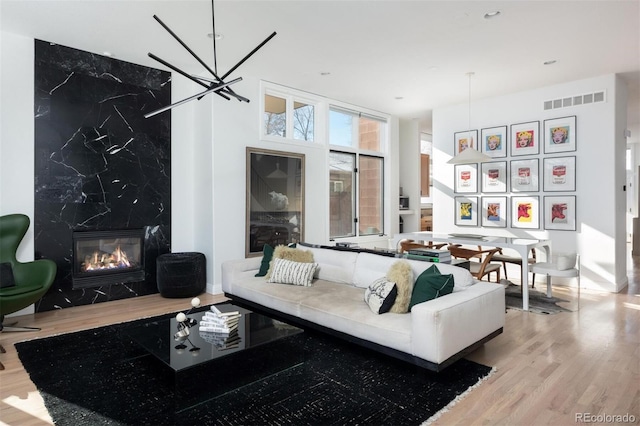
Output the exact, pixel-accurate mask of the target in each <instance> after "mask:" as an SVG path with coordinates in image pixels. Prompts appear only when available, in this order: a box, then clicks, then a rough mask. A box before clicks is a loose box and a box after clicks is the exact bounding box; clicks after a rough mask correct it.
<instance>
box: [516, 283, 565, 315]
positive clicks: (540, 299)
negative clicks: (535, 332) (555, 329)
mask: <svg viewBox="0 0 640 426" xmlns="http://www.w3.org/2000/svg"><path fill="white" fill-rule="evenodd" d="M545 288H546V287H545ZM504 291H505V297H506V299H505V301H506V305H507V308H509V309H518V310H522V289H521V288H520V286H519V285H515V284H513V283H511V284H509V285H508V286H507V287H505V290H504ZM566 302H569V301H568V300H565V299H560V298H559V297H547V294H546V293H543V292H540V291H538V290H536V289H532V288H530V289H529V312H534V313H537V314H545V315H552V314H558V313H560V312H573V311H572V310H571V309H567V308H565V307H563V306H560V305H558V303H566Z"/></svg>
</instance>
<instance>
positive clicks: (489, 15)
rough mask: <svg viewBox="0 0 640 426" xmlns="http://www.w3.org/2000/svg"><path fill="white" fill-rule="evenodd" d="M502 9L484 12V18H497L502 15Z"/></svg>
mask: <svg viewBox="0 0 640 426" xmlns="http://www.w3.org/2000/svg"><path fill="white" fill-rule="evenodd" d="M500 13H501V12H500V11H499V10H494V11H492V12H487V13H485V14H484V19H491V18H495V17H496V16H500Z"/></svg>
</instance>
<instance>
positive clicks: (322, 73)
mask: <svg viewBox="0 0 640 426" xmlns="http://www.w3.org/2000/svg"><path fill="white" fill-rule="evenodd" d="M320 75H331V73H330V72H329V71H322V72H321V73H320Z"/></svg>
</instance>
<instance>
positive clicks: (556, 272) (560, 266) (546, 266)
mask: <svg viewBox="0 0 640 426" xmlns="http://www.w3.org/2000/svg"><path fill="white" fill-rule="evenodd" d="M531 272H533V273H534V274H543V275H546V276H547V297H552V294H551V277H559V278H577V279H578V310H580V255H579V254H577V253H565V254H557V255H556V256H555V262H537V263H534V264H533V265H531Z"/></svg>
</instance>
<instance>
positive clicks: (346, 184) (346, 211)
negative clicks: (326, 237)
mask: <svg viewBox="0 0 640 426" xmlns="http://www.w3.org/2000/svg"><path fill="white" fill-rule="evenodd" d="M355 169H356V156H355V154H349V153H345V152H335V151H331V152H330V153H329V182H330V187H329V189H330V191H329V233H330V234H331V235H330V236H331V238H334V237H353V236H355V235H356V233H355V230H354V217H355V208H356V204H355V194H354V189H355ZM337 189H340V190H339V191H337Z"/></svg>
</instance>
